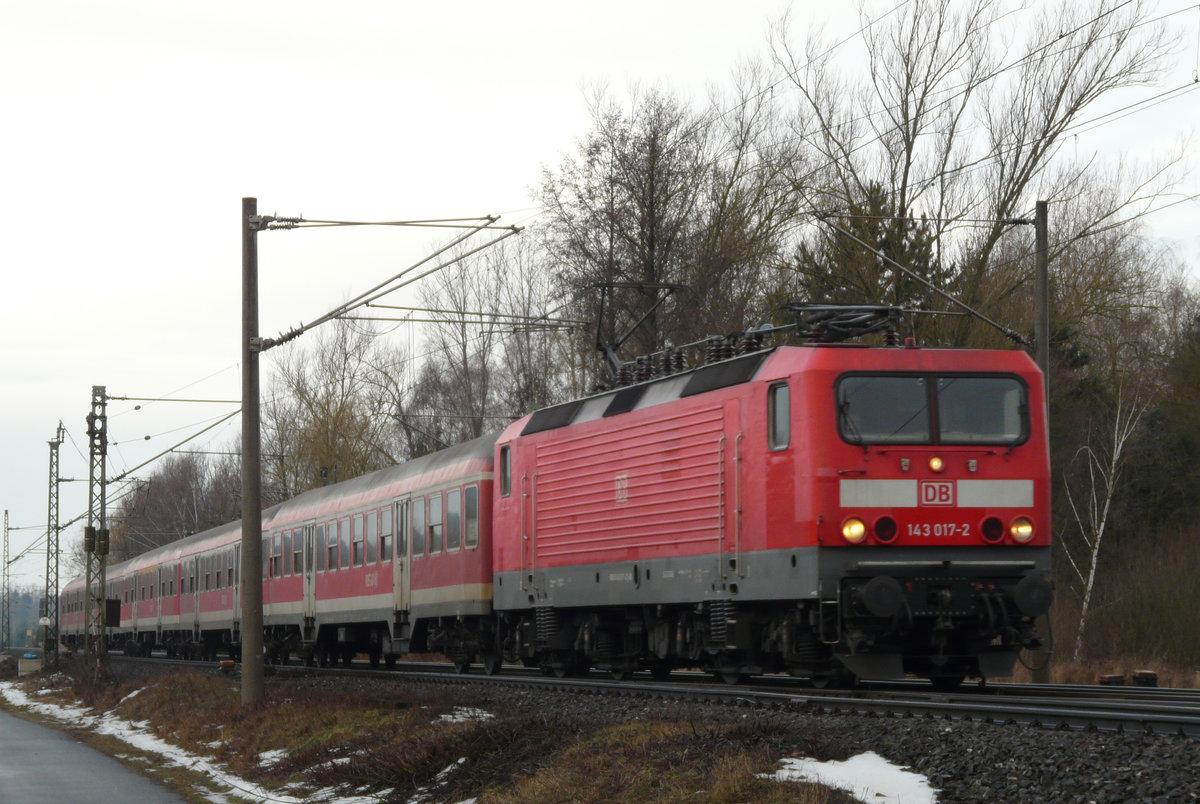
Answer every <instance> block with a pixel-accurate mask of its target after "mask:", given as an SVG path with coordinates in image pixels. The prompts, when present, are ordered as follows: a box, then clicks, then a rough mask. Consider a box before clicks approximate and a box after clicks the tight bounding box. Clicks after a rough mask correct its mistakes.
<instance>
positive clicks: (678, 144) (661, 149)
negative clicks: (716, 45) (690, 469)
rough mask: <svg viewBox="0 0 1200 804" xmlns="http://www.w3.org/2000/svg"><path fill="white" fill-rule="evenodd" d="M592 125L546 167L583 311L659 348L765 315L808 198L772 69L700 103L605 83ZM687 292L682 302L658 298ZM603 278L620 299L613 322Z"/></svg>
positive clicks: (612, 335) (559, 253) (611, 335)
mask: <svg viewBox="0 0 1200 804" xmlns="http://www.w3.org/2000/svg"><path fill="white" fill-rule="evenodd" d="M591 113H592V129H591V131H589V132H588V134H587V135H586V136H585V137H584V138H582V139H581V140H580V142H579V144H578V147H577V149H576V152H575V153H573V154H571V155H568V156H567V157H566V158H564V159H563V160H562V162H561V163H560V165H559V166H558V167H557V168H554V169H551V168H546V169H544V170H543V174H542V181H541V187H540V193H539V195H540V198H541V201H542V203H543V206H544V208H545V209H546V214H547V222H546V225H545V227H544V229H543V230H542V238H543V239H542V242H543V244H544V247H545V248H546V250H547V252H548V253H549V255H550V257H551V258H552V259H553V260H554V261H555V262H556V263H557V267H558V276H559V281H560V283H561V286H562V295H564V296H566V297H568V298H572V299H573V300H574V301H573V303H572V304H571V306H570V308H569V309H570V311H571V317H572V318H575V319H580V320H586V321H592V322H597V324H596V327H595V328H594V329H593V331H592V333H587V332H586V331H580V332H578V333H577V334H576V348H577V349H578V350H579V353H580V355H589V354H590V355H592V356H594V355H595V349H594V346H595V340H596V336H595V334H594V333H597V332H599V333H601V337H602V338H603V339H604V340H606V341H608V342H610V343H611V342H613V341H615V340H617V339H618V338H620V337H625V336H626V335H627V333H631V334H629V344H630V345H629V350H630V351H632V352H633V353H642V354H645V353H649V352H653V351H657V350H659V349H661V348H663V347H664V346H665V345H666V344H667V343H668V342H671V343H675V344H679V343H684V342H687V341H693V340H696V339H697V338H700V337H703V336H704V335H707V334H714V333H715V334H723V333H727V332H730V331H733V330H738V329H744V328H746V327H747V326H749V325H753V324H757V323H760V322H761V321H762V320H763V317H764V316H765V314H766V312H767V300H768V299H769V294H768V290H769V288H768V285H769V284H770V283H769V282H768V281H765V280H764V277H765V275H766V273H767V271H768V270H770V269H771V268H773V267H774V266H775V265H776V264H778V263H779V262H780V255H781V254H782V253H783V251H784V248H783V243H784V241H785V236H786V231H787V226H788V225H789V224H790V223H791V221H792V220H793V219H794V217H795V214H796V209H797V204H798V199H797V197H796V195H795V193H794V192H793V191H792V187H791V181H790V177H789V176H790V174H789V172H788V171H789V170H790V169H792V168H794V165H795V164H796V162H797V160H798V159H799V156H798V155H797V154H796V149H795V146H794V144H793V143H791V142H790V141H789V140H788V139H787V138H786V137H785V136H784V132H783V131H782V129H781V127H780V120H779V117H778V115H777V113H776V107H775V106H774V104H772V103H771V102H770V92H769V86H768V85H767V82H766V78H765V76H764V74H763V72H762V71H761V70H760V69H758V68H756V67H754V66H748V67H745V68H743V70H742V71H741V73H740V74H739V77H738V82H737V84H736V87H735V92H734V96H733V97H720V96H714V98H713V100H712V102H711V103H710V105H709V106H708V108H705V109H702V110H697V109H694V108H692V106H691V105H689V104H688V103H686V102H685V101H683V100H681V99H679V98H678V97H676V96H673V95H671V94H669V93H667V92H666V91H664V90H658V89H655V90H651V91H649V92H642V91H640V90H637V89H634V90H633V91H631V93H630V98H629V101H628V106H627V108H623V107H622V106H621V105H619V104H618V103H617V102H616V101H615V100H613V99H612V98H611V96H609V95H607V94H605V93H603V92H600V93H597V95H596V96H595V98H594V99H593V100H592V103H591ZM664 286H670V287H671V288H673V289H674V296H673V297H672V298H671V300H670V302H669V303H667V304H665V305H663V306H661V307H656V304H659V303H660V302H661V300H662V298H663V296H664V294H665V292H666V291H665V290H664ZM601 288H604V289H605V290H604V292H605V293H606V294H607V299H608V308H607V310H605V315H604V319H605V320H603V321H600V320H599V318H600V309H599V307H600V305H599V302H600V298H601Z"/></svg>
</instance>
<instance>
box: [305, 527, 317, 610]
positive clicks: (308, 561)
mask: <svg viewBox="0 0 1200 804" xmlns="http://www.w3.org/2000/svg"><path fill="white" fill-rule="evenodd" d="M315 528H316V526H315V525H313V524H311V523H310V524H308V525H305V526H304V616H305V617H316V616H317V573H316V566H317V562H316V560H315V559H316V554H315V553H314V552H313V550H314V549H315V548H314V541H313V531H314V530H315Z"/></svg>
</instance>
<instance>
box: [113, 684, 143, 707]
mask: <svg viewBox="0 0 1200 804" xmlns="http://www.w3.org/2000/svg"><path fill="white" fill-rule="evenodd" d="M141 691H142V690H141V688H140V687H139V688H138V689H136V690H134V691H133V692H131V693H129V694H128V695H126V696H125V697H124V698H122V699H121V700H119V701H117V706H120V705H121V704H123V703H125V702H126V701H128V700H129V699H130V698H132V697H133V696H135V695H137V694H138V693H139V692H141Z"/></svg>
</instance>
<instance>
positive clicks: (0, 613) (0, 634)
mask: <svg viewBox="0 0 1200 804" xmlns="http://www.w3.org/2000/svg"><path fill="white" fill-rule="evenodd" d="M3 562H4V563H3V569H2V570H0V586H2V587H3V588H2V589H0V650H6V649H7V648H8V647H9V644H8V632H9V631H10V630H11V629H12V622H11V619H12V610H11V608H10V605H11V604H10V602H9V592H10V590H9V588H8V509H7V508H5V509H4V559H3Z"/></svg>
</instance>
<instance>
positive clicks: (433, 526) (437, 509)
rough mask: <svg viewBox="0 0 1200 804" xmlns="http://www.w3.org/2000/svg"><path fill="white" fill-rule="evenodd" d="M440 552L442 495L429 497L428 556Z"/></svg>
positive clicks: (439, 493)
mask: <svg viewBox="0 0 1200 804" xmlns="http://www.w3.org/2000/svg"><path fill="white" fill-rule="evenodd" d="M440 552H442V493H441V492H440V491H439V492H438V493H437V494H430V495H429V555H434V554H436V553H440Z"/></svg>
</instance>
